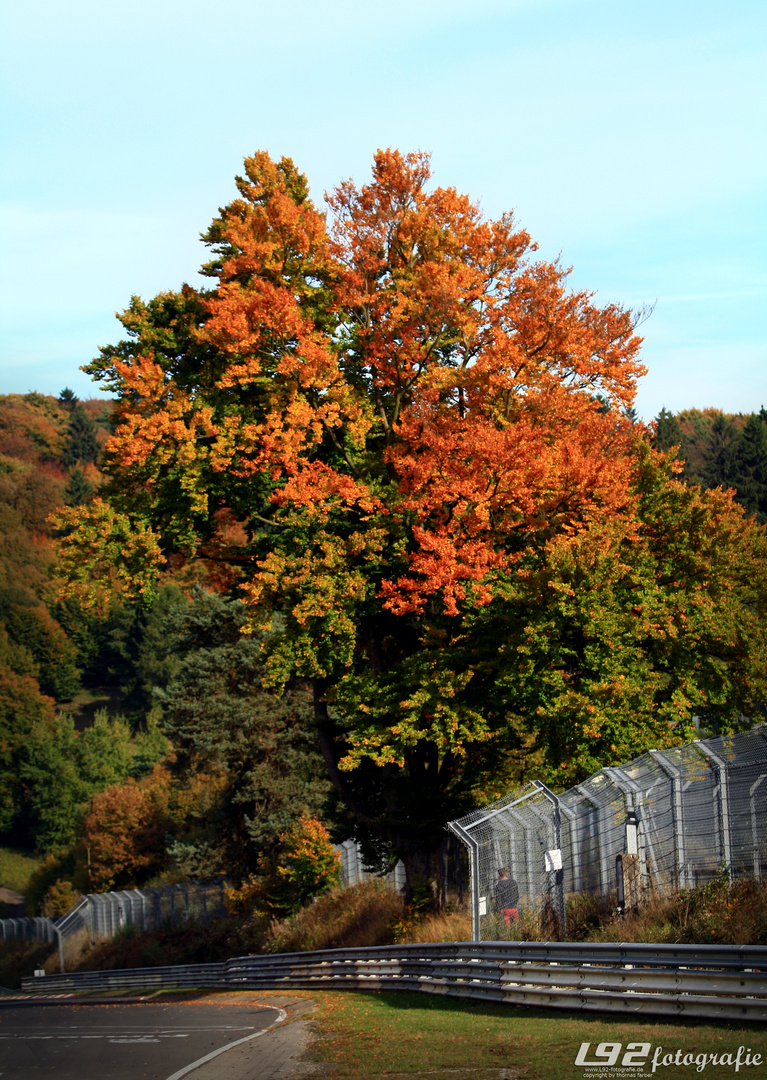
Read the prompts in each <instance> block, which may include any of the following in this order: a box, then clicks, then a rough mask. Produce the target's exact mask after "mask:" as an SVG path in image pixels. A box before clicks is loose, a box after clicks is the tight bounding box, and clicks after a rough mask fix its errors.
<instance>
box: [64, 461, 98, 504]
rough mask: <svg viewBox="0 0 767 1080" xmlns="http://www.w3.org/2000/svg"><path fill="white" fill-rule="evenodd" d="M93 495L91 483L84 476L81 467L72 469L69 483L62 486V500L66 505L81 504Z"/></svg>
mask: <svg viewBox="0 0 767 1080" xmlns="http://www.w3.org/2000/svg"><path fill="white" fill-rule="evenodd" d="M92 495H93V484H91V483H90V482H89V481H88V480H87V479H86V477H85V473H84V472H83V471H82V469H72V472H71V473H70V474H69V483H68V484H67V486H66V487H65V488H64V502H65V503H66V505H67V506H82V505H83V504H84V503H87V502H88V501H89V500H90V498H91V496H92Z"/></svg>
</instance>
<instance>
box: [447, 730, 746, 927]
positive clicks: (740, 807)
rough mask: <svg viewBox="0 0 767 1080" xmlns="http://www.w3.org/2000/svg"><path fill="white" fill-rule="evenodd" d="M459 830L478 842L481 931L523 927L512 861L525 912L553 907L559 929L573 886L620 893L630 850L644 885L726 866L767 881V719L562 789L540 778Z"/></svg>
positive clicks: (476, 909)
mask: <svg viewBox="0 0 767 1080" xmlns="http://www.w3.org/2000/svg"><path fill="white" fill-rule="evenodd" d="M448 828H449V829H450V830H451V831H452V832H454V833H455V835H456V836H458V837H459V838H460V839H461V840H462V841H463V843H464V844H465V845H466V847H467V849H468V851H469V856H470V866H471V887H472V930H473V935H474V937H475V939H476V940H489V939H491V938H493V939H504V938H509V937H513V936H514V932H515V931H517V932H518V930H519V927H518V926H517V925H516V923H515V921H514V920H512V921H511V923H509V922H507V920H506V919H505V917H503V909H502V908H500V907H499V902H498V896H499V885H498V877H499V872H500V870H502V869H503V870H504V871H506V873H507V876H509V877H510V878H512V879H513V880H514V882H515V885H516V886H517V888H518V892H519V910H520V911H523V912H524V911H531V912H536V913H537V914H538V915H539V916H540V915H547V916H548V917H550V918H551V925H552V928H555V927H556V928H559V930H560V931H561V930H562V929H563V928H564V896H565V894H566V893H580V892H591V893H596V894H598V895H601V896H609V895H610V894H611V893H612V891H613V890H614V889H616V886H617V874H618V865H619V863H620V866H621V867H622V866H624V865H627V864H628V863H627V862H626V861H625V857H626V856H630V857H631V859H633V862H632V863H630V865H632V866H633V867H634V870H633V874H634V875H635V879H636V875H637V874H638V880H639V883H640V885H641V890H642V893H644V894H647V893H648V892H653V893H655V894H657V895H661V896H664V895H669V894H671V893H673V892H675V891H678V890H684V889H691V888H693V887H694V886H696V885H698V884H700V883H702V882H705V881H709V880H711V879H712V878H713V877H715V876H716V875H717V874H719V873H721V872H726V873H727V874H729V876H730V877H731V878H738V877H753V878H757V879H759V878H764V877H767V725H762V726H761V727H757V728H754V729H752V730H751V731H749V732H744V733H741V734H736V735H727V736H721V737H716V738H712V739H705V740H703V739H701V740H696V741H695V742H693V743H689V744H688V745H686V746H677V747H672V748H668V749H665V750H662V751H661V750H650V751H648V752H647V753H646V754H642V755H641V757H638V758H636V759H635V760H634V761H631V762H629V763H628V764H626V765H622V766H620V767H610V768H604V769H601V770H600V771H599V772H598V773H595V774H594V776H591V777H589V779H588V780H586V781H584V783H582V784H578V785H577V787H574V788H572V789H571V790H570V791H567V792H565V793H564V794H563V795H559V796H556V795H554V794H552V792H550V791H549V790H548V789H547V788H546V787H545V786H544V785H543V784H540V783H537V782H533V783H532V784H528V785H526V786H525V787H524V788H520V789H519V790H518V791H515V792H512V793H511V794H510V795H508V796H507V797H506V798H504V799H501V800H499V801H498V802H496V803H493V804H491V805H490V806H486V807H483V808H482V809H478V810H475V811H473V812H472V813H470V814H467V815H466V816H465V817H463V818H460V819H459V820H458V821H454V822H450V823H449V825H448ZM558 859H561V863H559V862H558ZM629 862H630V860H629ZM559 866H561V870H560V869H558V867H559ZM637 867H638V870H637ZM501 888H504V887H501ZM631 895H632V897H634V896H635V895H636V890H634V889H633V888H632V890H631Z"/></svg>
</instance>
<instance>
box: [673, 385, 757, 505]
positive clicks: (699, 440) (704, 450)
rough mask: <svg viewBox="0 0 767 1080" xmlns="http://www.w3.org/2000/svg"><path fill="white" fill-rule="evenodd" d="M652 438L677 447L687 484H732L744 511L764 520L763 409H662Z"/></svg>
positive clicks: (729, 486)
mask: <svg viewBox="0 0 767 1080" xmlns="http://www.w3.org/2000/svg"><path fill="white" fill-rule="evenodd" d="M653 442H654V444H655V445H656V446H657V447H658V449H660V450H671V449H672V448H677V457H678V459H679V460H680V461H681V462H682V464H683V472H682V476H683V477H684V479H685V480H686V482H687V483H688V484H699V485H700V486H701V487H703V488H717V487H722V488H725V489H727V488H733V489H734V491H735V501H736V502H738V503H740V505H741V506H742V507H743V508H744V509H745V511H746V513H748V514H754V515H756V519H757V521H758V522H759V523H760V524H761V525H764V524H767V411H765V409H764V407H763V406H762V408H761V409H760V410H759V412H758V413H748V414H745V415H744V414H738V415H737V416H735V415H732V414H729V413H724V412H721V410H719V409H703V410H701V409H684V410H683V411H682V412H679V413H677V414H676V415H674V414H672V413H670V412H668V410H667V409H661V411H660V413H659V414H658V416H657V417H656V419H655V435H654V438H653Z"/></svg>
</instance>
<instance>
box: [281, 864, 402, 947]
mask: <svg viewBox="0 0 767 1080" xmlns="http://www.w3.org/2000/svg"><path fill="white" fill-rule="evenodd" d="M401 917H402V899H401V897H400V896H399V894H398V893H396V892H395V891H394V890H393V889H391V888H389V887H388V886H387V885H385V884H384V883H383V882H381V881H377V880H375V879H374V878H371V879H369V880H368V881H364V882H362V883H360V884H359V885H353V886H352V887H351V888H341V889H334V890H333V891H332V892H330V893H327V894H326V895H325V896H321V897H320V898H319V899H318V900H317V902H316V903H315V904H310V905H309V906H308V907H305V908H302V909H301V910H300V911H298V912H296V914H295V915H292V916H291V917H290V918H288V919H285V920H284V921H283V922H281V923H277V924H275V925H274V926H273V928H272V930H271V932H270V935H269V939H268V941H267V942H266V951H267V952H271V953H277V952H304V951H306V950H308V949H343V948H364V947H366V946H369V945H389V944H390V943H391V942H392V940H393V938H394V927H395V925H396V924H397V922H398V920H399V919H401Z"/></svg>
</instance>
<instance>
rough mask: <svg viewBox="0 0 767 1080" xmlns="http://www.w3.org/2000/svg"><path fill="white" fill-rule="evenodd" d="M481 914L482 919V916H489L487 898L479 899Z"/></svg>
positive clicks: (481, 897)
mask: <svg viewBox="0 0 767 1080" xmlns="http://www.w3.org/2000/svg"><path fill="white" fill-rule="evenodd" d="M479 914H480V917H481V916H482V915H487V897H486V896H480V898H479Z"/></svg>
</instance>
